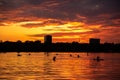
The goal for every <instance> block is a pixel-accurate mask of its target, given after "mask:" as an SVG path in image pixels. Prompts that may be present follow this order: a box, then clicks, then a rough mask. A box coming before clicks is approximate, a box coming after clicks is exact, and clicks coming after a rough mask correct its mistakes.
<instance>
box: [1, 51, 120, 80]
mask: <svg viewBox="0 0 120 80" xmlns="http://www.w3.org/2000/svg"><path fill="white" fill-rule="evenodd" d="M20 54H21V55H22V56H17V53H15V52H11V53H0V80H120V53H89V54H88V55H87V53H72V52H71V53H70V52H69V53H66V52H61V53H59V52H52V53H44V52H38V53H35V52H32V53H30V54H31V55H29V53H25V52H21V53H20ZM70 54H71V56H70ZM77 55H79V56H80V57H79V58H78V57H77ZM54 56H56V59H55V61H54V60H53V57H54ZM96 56H100V57H101V58H103V59H104V61H95V60H93V58H95V57H96Z"/></svg>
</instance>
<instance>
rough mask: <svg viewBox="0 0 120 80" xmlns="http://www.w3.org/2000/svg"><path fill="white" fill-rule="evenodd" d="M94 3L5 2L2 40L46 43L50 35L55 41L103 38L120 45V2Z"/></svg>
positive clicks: (0, 16)
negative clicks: (45, 37)
mask: <svg viewBox="0 0 120 80" xmlns="http://www.w3.org/2000/svg"><path fill="white" fill-rule="evenodd" d="M93 1H94V0H91V1H88V0H81V1H80V0H74V1H71V0H66V1H63V0H62V1H57V0H53V1H49V0H45V1H41V0H37V1H34V0H23V1H20V0H11V1H8V0H1V1H0V12H1V13H0V32H1V34H0V40H2V41H17V40H21V41H26V40H33V41H34V40H40V41H41V42H43V38H44V35H46V34H50V35H52V36H53V42H73V41H77V42H79V41H80V43H88V41H89V38H100V39H101V43H104V42H114V43H120V36H119V35H120V32H119V31H120V18H119V14H120V12H119V5H118V2H117V1H116V0H110V2H108V1H98V0H96V1H95V3H92V2H93ZM110 4H111V5H110ZM83 6H84V7H83Z"/></svg>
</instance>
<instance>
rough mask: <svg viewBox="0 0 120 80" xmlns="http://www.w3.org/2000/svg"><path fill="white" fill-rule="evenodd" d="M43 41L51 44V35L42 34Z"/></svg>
mask: <svg viewBox="0 0 120 80" xmlns="http://www.w3.org/2000/svg"><path fill="white" fill-rule="evenodd" d="M44 43H45V44H51V43H52V36H51V35H45V36H44Z"/></svg>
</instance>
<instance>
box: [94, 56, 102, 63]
mask: <svg viewBox="0 0 120 80" xmlns="http://www.w3.org/2000/svg"><path fill="white" fill-rule="evenodd" d="M93 60H96V61H98V62H99V61H103V60H104V59H101V58H100V57H99V56H97V57H96V59H93Z"/></svg>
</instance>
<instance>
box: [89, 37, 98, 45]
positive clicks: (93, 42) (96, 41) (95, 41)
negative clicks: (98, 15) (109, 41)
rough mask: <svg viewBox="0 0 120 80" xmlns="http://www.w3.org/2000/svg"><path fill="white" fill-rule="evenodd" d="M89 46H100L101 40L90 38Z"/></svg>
mask: <svg viewBox="0 0 120 80" xmlns="http://www.w3.org/2000/svg"><path fill="white" fill-rule="evenodd" d="M89 44H100V39H96V38H90V39H89Z"/></svg>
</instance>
